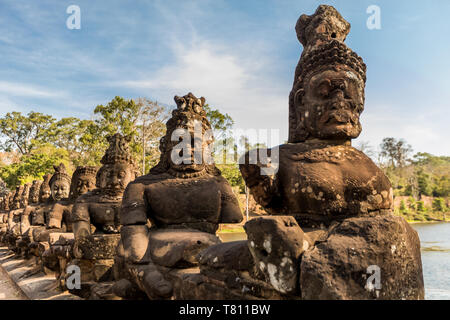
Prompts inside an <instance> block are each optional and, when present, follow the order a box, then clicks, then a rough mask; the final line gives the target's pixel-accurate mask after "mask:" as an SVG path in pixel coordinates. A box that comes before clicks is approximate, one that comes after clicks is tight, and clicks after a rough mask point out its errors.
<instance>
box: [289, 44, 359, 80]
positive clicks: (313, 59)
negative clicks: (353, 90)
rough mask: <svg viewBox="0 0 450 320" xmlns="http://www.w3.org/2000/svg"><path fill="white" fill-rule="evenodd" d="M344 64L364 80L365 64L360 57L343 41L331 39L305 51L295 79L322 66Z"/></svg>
mask: <svg viewBox="0 0 450 320" xmlns="http://www.w3.org/2000/svg"><path fill="white" fill-rule="evenodd" d="M333 65H345V66H346V67H348V68H351V69H352V70H354V71H355V72H356V73H357V74H358V75H359V76H360V77H361V79H362V80H363V81H364V82H366V64H365V63H364V62H363V60H362V58H361V57H360V56H358V55H357V54H356V53H355V52H353V51H352V50H351V49H350V48H348V47H347V46H346V45H345V44H344V43H342V42H339V41H337V40H332V41H330V42H328V43H325V44H323V45H321V46H319V47H317V48H315V49H312V50H310V51H307V52H306V53H305V54H304V55H303V56H302V59H301V60H300V63H299V71H300V72H299V74H298V75H297V78H296V79H297V81H303V80H304V78H306V76H307V75H308V74H310V73H314V72H316V71H317V70H319V69H322V68H324V67H326V68H328V67H330V66H333Z"/></svg>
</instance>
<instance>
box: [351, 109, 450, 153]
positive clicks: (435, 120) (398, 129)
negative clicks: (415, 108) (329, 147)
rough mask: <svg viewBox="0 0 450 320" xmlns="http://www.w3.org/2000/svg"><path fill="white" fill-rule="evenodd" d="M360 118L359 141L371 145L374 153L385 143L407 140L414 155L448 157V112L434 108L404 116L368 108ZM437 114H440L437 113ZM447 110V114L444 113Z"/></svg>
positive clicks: (449, 113)
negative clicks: (360, 131)
mask: <svg viewBox="0 0 450 320" xmlns="http://www.w3.org/2000/svg"><path fill="white" fill-rule="evenodd" d="M366 109H367V110H366V111H364V113H363V114H362V116H361V119H362V125H363V131H362V133H361V136H360V137H359V138H358V140H357V141H356V142H355V143H354V145H356V144H357V143H358V142H359V141H369V142H370V144H371V145H372V146H374V147H375V149H377V148H378V146H379V144H380V143H381V141H382V139H383V138H385V137H394V138H396V139H405V140H406V142H408V143H409V144H411V146H412V148H413V151H414V152H429V153H431V154H434V155H448V153H449V150H450V130H448V119H449V117H450V112H449V111H445V110H448V109H447V108H445V107H443V106H441V107H439V106H434V107H432V108H425V109H427V110H423V112H414V113H409V114H408V113H402V112H400V110H399V111H397V110H398V108H396V107H395V106H371V105H369V106H366ZM436 110H440V112H438V113H436V112H435V111H436ZM443 110H444V111H443Z"/></svg>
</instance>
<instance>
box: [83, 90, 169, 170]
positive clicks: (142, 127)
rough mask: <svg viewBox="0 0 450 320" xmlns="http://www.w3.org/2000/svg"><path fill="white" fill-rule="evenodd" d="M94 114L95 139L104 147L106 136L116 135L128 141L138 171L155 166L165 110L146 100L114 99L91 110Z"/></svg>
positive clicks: (166, 111) (165, 114) (163, 128)
mask: <svg viewBox="0 0 450 320" xmlns="http://www.w3.org/2000/svg"><path fill="white" fill-rule="evenodd" d="M94 114H95V115H96V116H97V119H95V123H96V124H97V125H98V130H96V131H97V134H99V135H97V139H101V140H102V141H103V143H104V144H106V139H105V138H106V136H108V135H111V134H114V133H116V132H119V133H121V134H123V135H126V136H129V137H130V138H131V142H130V149H131V151H132V152H133V156H134V158H135V160H136V162H137V165H138V166H139V168H140V169H141V170H142V171H144V172H145V171H147V170H146V168H148V167H149V166H151V165H154V164H155V163H156V162H157V160H158V158H159V150H158V142H159V138H160V137H161V136H163V135H164V133H165V126H164V122H165V119H166V118H167V115H168V110H167V108H165V107H164V106H162V105H160V104H158V103H157V102H154V101H152V100H150V99H146V98H139V99H138V100H137V102H135V101H134V100H133V99H130V100H127V99H124V98H122V97H119V96H116V97H115V98H114V99H113V100H111V101H110V102H109V103H108V104H106V105H98V106H97V107H95V109H94ZM90 136H91V135H90ZM89 141H92V140H89ZM105 148H106V145H105Z"/></svg>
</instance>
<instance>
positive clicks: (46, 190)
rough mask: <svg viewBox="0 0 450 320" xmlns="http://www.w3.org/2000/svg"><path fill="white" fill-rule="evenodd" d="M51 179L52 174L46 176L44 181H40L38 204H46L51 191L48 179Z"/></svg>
mask: <svg viewBox="0 0 450 320" xmlns="http://www.w3.org/2000/svg"><path fill="white" fill-rule="evenodd" d="M51 177H52V174H51V173H49V174H46V175H45V176H44V181H42V184H41V187H40V189H39V202H40V203H44V202H47V201H48V200H49V199H51V198H50V196H51V190H50V179H51Z"/></svg>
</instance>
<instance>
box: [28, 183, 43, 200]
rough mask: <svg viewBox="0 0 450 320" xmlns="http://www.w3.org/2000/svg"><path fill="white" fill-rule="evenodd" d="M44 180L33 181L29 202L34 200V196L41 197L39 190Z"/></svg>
mask: <svg viewBox="0 0 450 320" xmlns="http://www.w3.org/2000/svg"><path fill="white" fill-rule="evenodd" d="M41 185H42V180H33V183H32V184H31V188H30V193H29V195H28V202H30V203H31V202H32V201H33V200H34V199H33V198H38V197H39V191H40V189H41Z"/></svg>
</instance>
